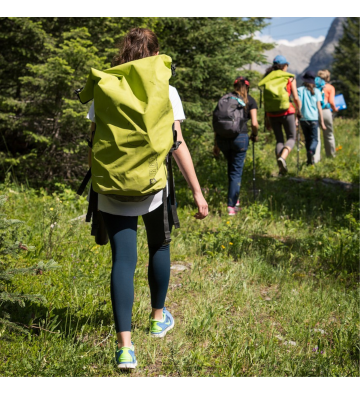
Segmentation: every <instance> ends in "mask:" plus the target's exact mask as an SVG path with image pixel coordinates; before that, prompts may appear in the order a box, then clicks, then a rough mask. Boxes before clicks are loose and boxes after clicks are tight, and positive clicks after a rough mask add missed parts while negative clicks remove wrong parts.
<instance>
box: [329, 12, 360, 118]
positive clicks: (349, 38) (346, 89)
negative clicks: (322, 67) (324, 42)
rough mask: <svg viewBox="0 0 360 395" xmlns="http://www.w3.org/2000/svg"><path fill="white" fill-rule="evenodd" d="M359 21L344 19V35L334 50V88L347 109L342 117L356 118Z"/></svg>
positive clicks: (357, 114)
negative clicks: (342, 96)
mask: <svg viewBox="0 0 360 395" xmlns="http://www.w3.org/2000/svg"><path fill="white" fill-rule="evenodd" d="M359 23H360V20H359V18H358V17H356V18H351V17H348V18H346V21H345V22H344V34H343V36H342V37H341V38H340V40H339V42H338V45H337V46H336V48H335V53H334V63H333V65H332V73H333V78H334V79H335V80H336V81H335V82H334V85H335V87H336V88H337V90H338V92H341V93H342V94H343V95H344V98H345V101H346V104H347V109H346V110H344V111H342V112H341V115H342V116H345V117H351V118H358V117H359V100H360V88H359V85H360V81H359V70H360V56H359V53H360V30H359Z"/></svg>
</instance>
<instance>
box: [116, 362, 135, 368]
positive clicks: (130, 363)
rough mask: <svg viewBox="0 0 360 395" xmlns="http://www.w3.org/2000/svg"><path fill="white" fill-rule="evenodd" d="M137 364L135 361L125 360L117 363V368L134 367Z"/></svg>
mask: <svg viewBox="0 0 360 395" xmlns="http://www.w3.org/2000/svg"><path fill="white" fill-rule="evenodd" d="M136 366H137V362H135V363H132V362H125V363H119V364H118V368H119V369H135V368H136Z"/></svg>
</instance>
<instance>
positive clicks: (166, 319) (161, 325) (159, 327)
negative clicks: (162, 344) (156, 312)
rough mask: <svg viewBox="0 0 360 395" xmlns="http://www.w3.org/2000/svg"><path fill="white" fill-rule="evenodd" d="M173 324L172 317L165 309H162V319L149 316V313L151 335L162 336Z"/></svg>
mask: <svg viewBox="0 0 360 395" xmlns="http://www.w3.org/2000/svg"><path fill="white" fill-rule="evenodd" d="M174 325H175V321H174V318H173V317H172V315H171V314H170V313H169V312H168V311H167V310H166V307H164V309H163V319H162V321H157V320H154V319H152V318H151V315H150V335H151V336H153V337H164V336H165V335H166V332H167V331H169V330H170V329H172V328H173V327H174Z"/></svg>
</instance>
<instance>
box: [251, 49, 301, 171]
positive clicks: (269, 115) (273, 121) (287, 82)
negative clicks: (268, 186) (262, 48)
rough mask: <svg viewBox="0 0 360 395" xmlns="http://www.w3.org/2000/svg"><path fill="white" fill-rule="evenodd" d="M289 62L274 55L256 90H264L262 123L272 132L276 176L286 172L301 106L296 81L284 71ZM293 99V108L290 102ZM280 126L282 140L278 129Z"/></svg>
mask: <svg viewBox="0 0 360 395" xmlns="http://www.w3.org/2000/svg"><path fill="white" fill-rule="evenodd" d="M288 67H289V62H288V61H287V60H286V58H285V57H284V56H282V55H277V56H276V57H275V58H274V60H273V64H272V66H271V67H269V68H268V69H267V70H266V72H265V75H264V78H263V79H262V80H261V81H260V82H259V87H262V86H263V87H264V106H265V112H266V119H265V124H266V127H267V129H268V130H270V129H273V131H274V134H275V138H276V148H275V154H276V160H277V164H278V167H279V175H284V174H286V173H287V172H288V169H287V164H286V159H287V157H288V155H289V153H290V152H291V150H292V149H293V148H294V145H295V141H296V126H297V122H298V121H297V119H296V118H295V116H299V115H300V110H301V103H300V101H299V98H298V94H297V87H296V79H295V76H294V75H293V74H290V73H288V72H287V69H288ZM291 95H292V97H293V98H294V102H295V107H296V108H294V106H293V104H292V103H291V102H290V96H291ZM283 127H284V130H285V135H286V140H285V138H284V134H283V131H282V128H283Z"/></svg>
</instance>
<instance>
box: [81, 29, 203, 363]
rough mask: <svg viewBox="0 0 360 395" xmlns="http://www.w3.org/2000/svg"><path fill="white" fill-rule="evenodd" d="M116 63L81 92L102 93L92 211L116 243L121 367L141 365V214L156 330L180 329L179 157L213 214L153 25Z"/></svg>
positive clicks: (94, 142)
mask: <svg viewBox="0 0 360 395" xmlns="http://www.w3.org/2000/svg"><path fill="white" fill-rule="evenodd" d="M115 61H116V63H115V67H113V68H111V69H108V70H105V71H104V72H100V71H97V70H95V69H92V71H91V73H90V75H89V78H88V82H87V85H86V86H85V88H84V89H83V91H81V90H79V98H80V100H81V101H82V102H83V103H84V102H88V101H89V100H91V99H92V97H93V98H94V101H93V103H92V106H91V108H90V111H89V113H88V118H89V119H90V120H91V121H92V124H91V131H92V133H91V141H90V143H89V145H90V147H91V148H90V154H89V155H90V162H91V163H90V165H91V177H92V186H91V192H94V196H95V197H96V205H95V206H94V207H95V208H93V211H92V215H93V219H94V216H95V215H96V214H97V210H99V212H100V213H101V216H102V218H103V220H104V222H105V226H106V230H107V233H108V236H109V239H110V244H111V251H112V272H111V301H112V307H113V313H114V319H115V329H116V333H117V347H116V351H115V359H116V364H117V366H118V367H119V368H121V369H133V368H135V367H136V365H137V361H136V357H135V350H134V344H133V342H132V341H131V316H132V306H133V300H134V272H135V267H136V263H137V242H136V239H137V222H138V216H139V215H141V216H142V218H143V220H144V223H145V228H146V233H147V242H148V248H149V266H148V281H149V286H150V294H151V307H152V311H151V314H150V317H149V319H150V322H149V324H150V335H151V336H154V337H164V336H165V334H166V333H167V332H168V331H169V330H170V329H172V328H173V327H174V319H173V317H172V315H171V314H170V312H169V311H168V310H167V309H166V308H165V307H164V303H165V298H166V294H167V289H168V284H169V278H170V244H169V243H170V240H171V238H170V231H171V229H172V227H173V225H174V223H175V224H176V223H178V220H177V214H176V201H175V192H174V190H173V183H172V182H171V181H170V179H171V178H172V170H171V156H172V155H173V156H174V158H175V160H176V162H177V164H178V166H179V168H180V170H181V172H182V174H183V176H184V178H185V179H186V181H187V183H188V185H189V187H190V188H191V190H192V192H193V197H194V200H195V203H196V205H197V207H198V212H197V213H196V214H195V218H196V219H203V218H205V217H206V216H207V215H208V205H207V203H206V201H205V199H204V197H203V195H202V192H201V188H200V185H199V182H198V179H197V177H196V173H195V169H194V166H193V162H192V159H191V156H190V153H189V150H188V148H187V146H186V143H185V141H184V139H183V136H182V133H181V127H180V123H181V122H182V121H183V120H184V119H185V115H184V111H183V107H182V103H181V99H180V97H179V94H178V92H177V90H176V89H175V88H174V87H172V86H170V85H169V78H170V76H171V71H170V66H171V58H169V57H168V56H166V55H159V44H158V39H157V37H156V35H155V34H154V33H153V32H152V31H151V30H149V29H144V28H134V29H132V30H130V31H129V32H128V34H127V35H126V36H125V38H124V39H123V42H122V46H121V48H120V52H119V54H118V55H117V56H116V58H115ZM159 92H160V93H159ZM159 103H160V105H159ZM173 123H174V129H173V132H172V130H171V125H172V124H173ZM173 140H174V141H173ZM164 160H165V162H164ZM169 161H170V166H169ZM141 166H143V167H141ZM141 169H145V170H141ZM167 177H169V181H168V182H167V181H166V179H167ZM143 179H144V180H145V181H144V184H142V183H143ZM158 184H159V186H157V185H158ZM90 199H91V198H90ZM89 207H90V204H89Z"/></svg>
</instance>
